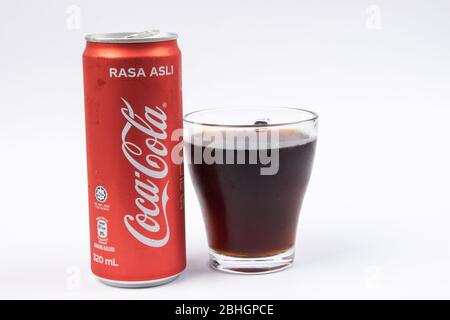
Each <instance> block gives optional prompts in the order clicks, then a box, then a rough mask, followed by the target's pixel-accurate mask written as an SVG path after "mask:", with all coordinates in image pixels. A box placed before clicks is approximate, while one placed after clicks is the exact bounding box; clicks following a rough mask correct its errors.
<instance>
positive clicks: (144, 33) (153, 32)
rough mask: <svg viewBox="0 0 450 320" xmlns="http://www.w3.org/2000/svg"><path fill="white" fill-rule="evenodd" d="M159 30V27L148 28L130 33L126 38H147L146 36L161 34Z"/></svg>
mask: <svg viewBox="0 0 450 320" xmlns="http://www.w3.org/2000/svg"><path fill="white" fill-rule="evenodd" d="M159 32H160V31H159V30H157V29H154V30H146V31H142V32H138V33H133V34H130V35H128V36H126V37H125V38H126V39H145V38H150V37H153V36H156V35H157V34H159Z"/></svg>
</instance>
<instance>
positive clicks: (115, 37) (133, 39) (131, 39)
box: [85, 30, 178, 43]
mask: <svg viewBox="0 0 450 320" xmlns="http://www.w3.org/2000/svg"><path fill="white" fill-rule="evenodd" d="M177 38H178V35H177V34H176V33H171V32H163V31H159V30H147V31H142V32H117V33H93V34H88V35H86V37H85V39H86V41H88V42H106V43H142V42H160V41H167V40H175V39H177Z"/></svg>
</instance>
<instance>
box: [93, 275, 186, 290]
mask: <svg viewBox="0 0 450 320" xmlns="http://www.w3.org/2000/svg"><path fill="white" fill-rule="evenodd" d="M181 273H183V271H181V272H179V273H177V274H175V275H173V276H170V277H166V278H162V279H156V280H146V281H120V280H111V279H106V278H102V277H99V276H97V275H95V277H96V278H97V279H98V280H99V281H100V282H101V283H103V284H106V285H108V286H112V287H118V288H149V287H156V286H161V285H163V284H166V283H169V282H172V281H174V280H175V279H176V278H178V277H179V276H180V274H181Z"/></svg>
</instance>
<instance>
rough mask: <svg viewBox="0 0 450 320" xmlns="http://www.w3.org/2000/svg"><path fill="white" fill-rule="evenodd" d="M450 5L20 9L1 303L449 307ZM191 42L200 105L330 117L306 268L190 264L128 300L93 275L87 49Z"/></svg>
mask: <svg viewBox="0 0 450 320" xmlns="http://www.w3.org/2000/svg"><path fill="white" fill-rule="evenodd" d="M449 17H450V2H449V1H444V0H442V1H438V0H435V1H424V0H423V1H412V0H409V1H406V0H396V1H393V0H390V1H387V0H385V1H365V0H358V1H356V0H355V1H331V0H329V1H312V0H310V1H281V0H278V1H234V0H227V1H221V2H218V1H199V0H197V1H196V0H191V1H142V2H138V1H132V0H127V1H95V2H94V1H81V0H78V1H77V0H75V1H49V0H45V1H12V0H6V1H3V2H2V6H1V11H0V26H1V30H0V46H1V47H0V52H1V53H0V54H1V56H0V64H1V69H0V90H1V91H0V106H1V116H0V147H1V155H0V197H1V198H0V200H1V202H0V212H1V220H0V298H61V299H71V298H87V299H91V298H138V299H140V298H142V299H173V298H192V299H196V298H212V299H216V298H237V299H240V298H254V299H260V298H261V299H263V298H264V299H265V298H267V299H271V298H286V299H294V298H344V299H346V298H363V299H365V298H388V299H391V298H450V272H449V270H450V251H449V244H450V234H449V230H450V217H449V211H450V203H449V181H450V172H449V170H448V165H449V163H450V151H449V136H450V125H449V123H450V105H449V102H450V99H449V98H450V93H449V84H450V73H449V71H450V63H449V57H450V45H449V41H450V19H449ZM151 28H159V29H161V30H167V31H174V32H177V33H179V37H180V38H179V44H180V47H181V49H182V52H183V72H184V74H183V90H184V112H189V111H193V110H195V109H200V108H204V107H207V106H260V105H262V106H300V107H306V108H311V109H313V110H315V111H317V112H318V113H319V114H320V130H319V142H318V143H319V144H318V151H317V154H316V162H315V167H314V170H313V176H312V178H311V183H310V186H309V189H308V192H307V195H306V200H305V203H304V207H303V210H302V214H301V219H300V228H299V233H298V238H297V250H296V254H297V257H296V262H295V265H294V267H293V268H291V269H289V270H286V271H284V272H280V273H276V274H271V275H263V276H236V275H227V274H222V273H218V272H214V271H212V270H210V269H209V268H208V267H207V265H206V261H207V245H206V238H205V233H204V228H203V222H202V217H201V213H200V210H199V206H198V203H197V199H196V197H195V194H194V191H193V189H192V186H191V182H190V180H189V179H187V180H186V207H187V210H186V215H187V226H186V227H187V245H188V268H187V270H186V272H185V273H184V274H183V276H182V277H181V278H180V279H179V280H177V281H175V282H173V283H171V284H169V285H166V286H162V287H157V288H151V289H143V290H124V289H117V288H110V287H107V286H104V285H102V284H100V283H99V282H97V281H96V280H95V279H94V278H93V277H92V276H91V274H90V271H89V250H88V247H89V241H88V211H87V181H86V168H85V136H84V113H83V112H84V111H83V88H82V72H81V54H82V51H83V47H84V40H83V36H84V34H86V33H91V32H108V31H109V32H111V31H141V30H145V29H151Z"/></svg>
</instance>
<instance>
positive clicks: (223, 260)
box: [209, 248, 294, 274]
mask: <svg viewBox="0 0 450 320" xmlns="http://www.w3.org/2000/svg"><path fill="white" fill-rule="evenodd" d="M293 262H294V248H291V249H288V250H286V251H284V252H282V253H279V254H277V255H274V256H269V257H256V258H251V257H245V258H244V257H231V256H225V255H223V254H220V253H217V252H215V251H213V250H211V249H210V251H209V265H210V266H211V268H213V269H215V270H219V271H223V272H228V273H239V274H263V273H271V272H277V271H281V270H284V269H286V268H289V267H290V266H291V265H292V263H293Z"/></svg>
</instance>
